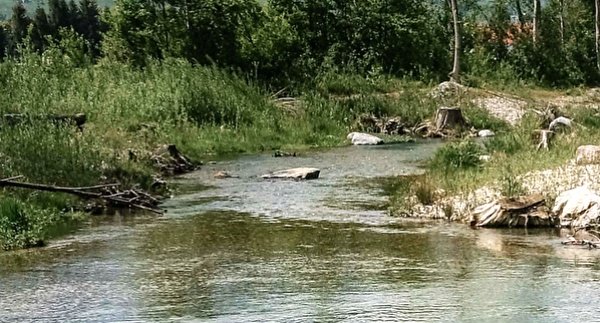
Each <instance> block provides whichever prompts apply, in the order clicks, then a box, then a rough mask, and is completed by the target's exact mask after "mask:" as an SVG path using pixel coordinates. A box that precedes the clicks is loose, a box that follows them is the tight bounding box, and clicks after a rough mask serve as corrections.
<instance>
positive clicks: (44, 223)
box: [0, 198, 67, 250]
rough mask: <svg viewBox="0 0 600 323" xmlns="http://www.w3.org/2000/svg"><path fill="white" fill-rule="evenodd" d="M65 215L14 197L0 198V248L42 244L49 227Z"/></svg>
mask: <svg viewBox="0 0 600 323" xmlns="http://www.w3.org/2000/svg"><path fill="white" fill-rule="evenodd" d="M66 217H67V215H66V214H61V213H60V212H58V211H57V210H53V209H43V208H38V207H35V206H34V205H32V204H31V203H28V202H23V201H20V200H17V199H14V198H4V199H2V200H0V249H4V250H9V249H20V248H27V247H32V246H40V245H43V244H44V240H45V239H46V238H48V237H49V234H50V231H51V229H52V228H53V227H54V226H56V225H57V224H58V223H60V221H61V220H62V219H65V218H66Z"/></svg>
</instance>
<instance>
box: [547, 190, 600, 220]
mask: <svg viewBox="0 0 600 323" xmlns="http://www.w3.org/2000/svg"><path fill="white" fill-rule="evenodd" d="M552 212H554V214H556V215H557V216H558V219H559V220H560V225H561V226H563V227H574V228H578V227H585V226H588V225H590V224H597V223H598V215H600V196H598V195H596V194H594V193H592V192H591V191H590V190H589V189H587V188H585V187H578V188H576V189H573V190H570V191H567V192H564V193H562V194H560V195H559V196H558V197H557V198H556V203H555V205H554V209H553V210H552Z"/></svg>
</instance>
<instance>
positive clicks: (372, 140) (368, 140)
mask: <svg viewBox="0 0 600 323" xmlns="http://www.w3.org/2000/svg"><path fill="white" fill-rule="evenodd" d="M348 139H350V140H352V144H353V145H356V146H359V145H380V144H383V140H381V138H379V137H375V136H373V135H369V134H366V133H360V132H352V133H350V134H349V135H348Z"/></svg>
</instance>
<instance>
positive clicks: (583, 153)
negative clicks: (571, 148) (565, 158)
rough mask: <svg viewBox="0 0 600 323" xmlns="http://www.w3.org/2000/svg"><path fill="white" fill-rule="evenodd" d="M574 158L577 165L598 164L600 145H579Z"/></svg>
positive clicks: (599, 161) (599, 160) (599, 162)
mask: <svg viewBox="0 0 600 323" xmlns="http://www.w3.org/2000/svg"><path fill="white" fill-rule="evenodd" d="M575 160H576V162H577V164H578V165H587V164H600V146H592V145H588V146H579V147H578V148H577V157H576V159H575Z"/></svg>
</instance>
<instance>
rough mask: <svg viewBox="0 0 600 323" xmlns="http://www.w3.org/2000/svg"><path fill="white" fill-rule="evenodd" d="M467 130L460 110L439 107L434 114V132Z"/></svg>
mask: <svg viewBox="0 0 600 323" xmlns="http://www.w3.org/2000/svg"><path fill="white" fill-rule="evenodd" d="M464 128H467V122H466V121H465V118H463V115H462V111H461V110H460V108H446V107H441V108H439V109H438V110H437V112H436V114H435V130H436V132H438V133H441V132H443V131H447V130H454V129H464Z"/></svg>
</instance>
